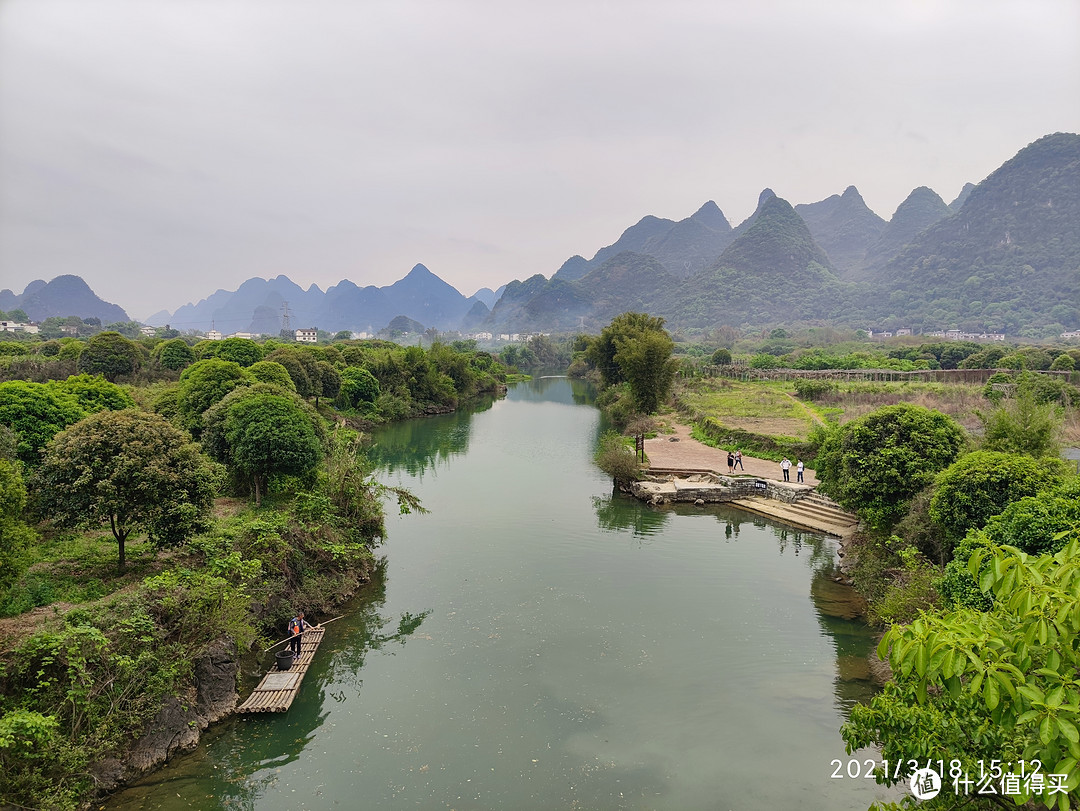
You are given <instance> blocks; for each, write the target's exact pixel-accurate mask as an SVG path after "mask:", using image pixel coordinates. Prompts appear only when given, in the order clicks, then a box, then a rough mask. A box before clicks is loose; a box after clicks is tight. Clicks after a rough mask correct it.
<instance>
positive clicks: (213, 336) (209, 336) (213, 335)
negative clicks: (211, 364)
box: [206, 329, 221, 341]
mask: <svg viewBox="0 0 1080 811" xmlns="http://www.w3.org/2000/svg"><path fill="white" fill-rule="evenodd" d="M206 340H208V341H220V340H221V332H220V331H219V330H216V329H212V330H210V331H209V332H208V333H206Z"/></svg>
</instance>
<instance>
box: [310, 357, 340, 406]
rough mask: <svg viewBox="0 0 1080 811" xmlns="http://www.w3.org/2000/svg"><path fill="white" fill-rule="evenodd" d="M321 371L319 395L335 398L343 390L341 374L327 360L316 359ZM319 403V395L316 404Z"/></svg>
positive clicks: (330, 398) (329, 398)
mask: <svg viewBox="0 0 1080 811" xmlns="http://www.w3.org/2000/svg"><path fill="white" fill-rule="evenodd" d="M315 365H316V367H317V368H318V371H319V396H321V397H325V398H327V399H328V400H333V399H334V398H335V397H337V396H338V392H340V391H341V374H340V373H339V372H338V370H337V369H335V368H334V367H333V366H331V365H330V364H329V363H327V362H326V361H325V360H320V361H316V363H315ZM318 405H319V397H318V396H317V397H316V398H315V406H316V407H318Z"/></svg>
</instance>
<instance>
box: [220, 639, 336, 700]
mask: <svg viewBox="0 0 1080 811" xmlns="http://www.w3.org/2000/svg"><path fill="white" fill-rule="evenodd" d="M325 633H326V629H325V628H309V629H308V630H306V631H304V633H303V634H302V635H301V637H300V658H298V659H293V664H292V667H291V668H289V669H288V670H271V671H270V672H269V673H267V674H266V675H265V676H263V678H262V681H260V682H259V684H258V686H257V687H256V688H255V689H254V690H253V691H252V693H251V695H250V696H248V700H247V701H245V702H244V703H243V704H241V705H240V706H239V707H237V708H236V711H237V712H285V710H287V709H289V707H290V706H291V705H292V703H293V699H295V698H296V696H297V694H298V693H299V692H300V682H302V681H303V680H304V676H305V674H307V669H308V665H310V664H311V661H312V659H314V658H315V651H317V650H318V649H319V643H320V642H322V640H323V634H325Z"/></svg>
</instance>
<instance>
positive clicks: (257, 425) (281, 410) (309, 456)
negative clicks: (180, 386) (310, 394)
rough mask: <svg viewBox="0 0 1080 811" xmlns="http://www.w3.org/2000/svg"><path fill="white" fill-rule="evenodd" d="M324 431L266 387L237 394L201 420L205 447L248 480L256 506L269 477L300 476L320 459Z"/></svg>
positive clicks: (294, 399) (308, 412)
mask: <svg viewBox="0 0 1080 811" xmlns="http://www.w3.org/2000/svg"><path fill="white" fill-rule="evenodd" d="M324 442H325V431H324V429H323V427H322V422H321V420H320V418H319V417H318V415H317V414H315V413H314V411H313V410H312V409H311V407H310V406H307V405H305V404H304V403H303V402H302V401H301V400H300V399H299V397H298V396H297V395H295V394H288V393H285V392H282V391H281V390H280V389H277V388H276V387H270V386H267V385H266V384H262V385H259V386H253V387H251V388H250V389H246V390H242V391H237V392H235V393H233V394H232V395H230V396H229V397H227V398H226V399H224V400H222V402H221V403H219V404H218V405H217V406H215V408H213V409H211V410H210V411H208V412H207V415H206V436H205V447H206V448H207V451H208V452H209V453H210V454H211V455H212V456H214V458H216V459H218V460H219V461H222V462H225V463H226V464H228V465H230V466H231V467H234V468H235V469H236V470H237V471H238V472H239V473H240V474H242V475H243V476H246V477H248V478H250V480H251V482H252V485H253V490H254V493H255V503H256V504H261V503H262V497H263V494H264V493H266V492H267V484H268V479H269V477H270V476H273V475H279V474H285V475H292V476H304V475H307V474H310V473H311V472H312V471H314V470H315V468H316V467H318V465H319V463H320V462H321V461H322V458H323V445H324Z"/></svg>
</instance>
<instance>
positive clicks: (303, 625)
mask: <svg viewBox="0 0 1080 811" xmlns="http://www.w3.org/2000/svg"><path fill="white" fill-rule="evenodd" d="M309 628H311V626H310V625H308V623H307V622H305V621H304V612H303V611H300V612H298V613H297V615H296V616H295V617H293V618H292V619H291V620H289V647H290V648H291V649H292V652H293V658H295V659H299V658H300V636H301V635H302V634H303V633H304V631H306V630H308V629H309Z"/></svg>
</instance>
